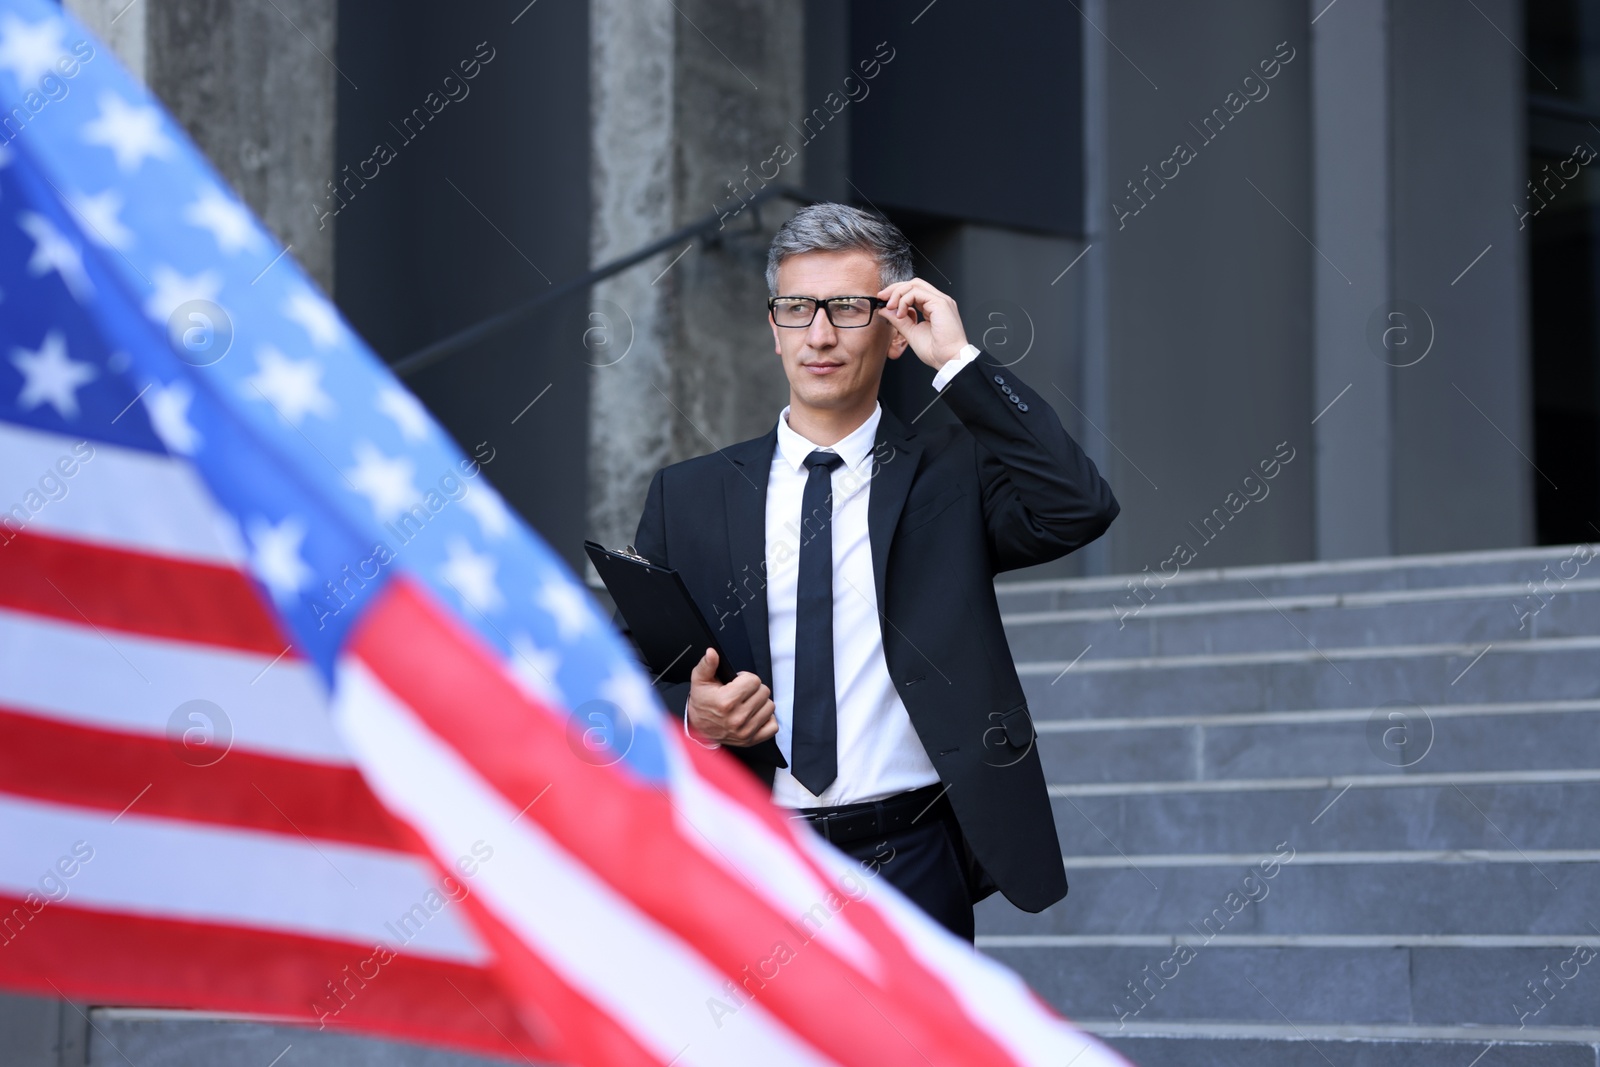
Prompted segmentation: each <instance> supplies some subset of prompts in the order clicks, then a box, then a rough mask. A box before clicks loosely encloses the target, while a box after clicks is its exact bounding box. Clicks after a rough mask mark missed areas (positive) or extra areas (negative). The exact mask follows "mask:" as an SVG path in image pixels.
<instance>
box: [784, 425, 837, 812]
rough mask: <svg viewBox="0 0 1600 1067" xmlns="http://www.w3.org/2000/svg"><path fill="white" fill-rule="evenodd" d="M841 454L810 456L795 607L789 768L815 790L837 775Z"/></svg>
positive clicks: (819, 790)
mask: <svg viewBox="0 0 1600 1067" xmlns="http://www.w3.org/2000/svg"><path fill="white" fill-rule="evenodd" d="M843 462H844V457H843V456H841V455H839V454H838V453H837V452H824V451H823V450H822V449H820V448H819V449H817V450H816V451H815V452H812V453H811V454H810V455H809V456H807V457H806V459H805V463H806V466H807V467H809V468H811V473H810V474H809V475H807V477H806V491H805V495H804V497H803V498H802V500H801V504H800V528H801V531H802V533H801V537H802V540H801V542H800V570H799V584H798V587H797V590H796V593H795V611H794V712H793V714H794V731H793V733H792V735H791V738H790V754H791V756H792V757H793V760H792V762H793V764H794V770H793V771H792V772H791V773H793V774H794V776H795V778H796V779H797V780H798V781H799V782H800V784H801V785H803V786H805V787H806V788H807V789H809V790H810V791H811V792H812V793H813V794H819V795H820V794H821V792H822V791H823V790H824V789H826V788H828V786H829V785H831V784H832V783H833V780H834V779H835V778H837V777H838V776H839V754H838V749H839V740H838V739H839V721H838V705H837V702H836V701H837V698H836V696H835V692H834V684H833V478H832V471H833V468H835V467H837V466H838V465H839V464H841V463H843Z"/></svg>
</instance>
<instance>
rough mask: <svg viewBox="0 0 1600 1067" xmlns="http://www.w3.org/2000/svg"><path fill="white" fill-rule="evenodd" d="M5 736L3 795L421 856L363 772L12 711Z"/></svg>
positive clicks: (1, 732) (0, 717) (4, 722)
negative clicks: (196, 749) (194, 746)
mask: <svg viewBox="0 0 1600 1067" xmlns="http://www.w3.org/2000/svg"><path fill="white" fill-rule="evenodd" d="M3 554H4V549H0V555H3ZM0 738H4V739H5V743H4V744H0V790H4V791H6V792H12V793H21V794H24V795H26V796H31V797H36V798H39V799H42V800H56V801H62V802H64V803H67V804H75V805H79V806H82V807H92V808H100V809H102V810H105V811H110V812H118V811H121V810H123V809H125V808H127V807H128V806H129V805H130V802H131V803H133V805H134V807H135V809H136V810H137V811H138V813H139V814H141V815H159V816H165V817H168V818H174V819H186V820H190V821H193V822H204V823H221V824H225V825H228V826H237V827H242V828H247V829H251V830H267V831H271V832H273V833H281V834H285V835H287V836H290V837H293V838H295V839H296V840H300V839H301V837H302V834H301V831H304V833H305V835H309V836H311V837H316V838H326V839H329V840H334V841H346V842H350V843H351V844H357V845H371V846H375V847H377V848H389V849H397V850H401V851H406V852H411V851H415V848H414V847H413V846H411V845H410V843H409V839H410V837H411V834H410V831H409V830H406V831H405V832H404V833H400V832H397V827H396V825H395V823H394V821H393V819H392V818H391V817H390V815H389V813H388V812H387V811H385V810H384V808H383V805H382V804H380V803H379V802H378V799H377V797H375V796H373V795H372V791H371V790H370V789H369V788H368V787H367V783H366V780H365V779H364V778H362V777H361V772H360V771H358V770H356V769H355V768H354V767H338V766H328V765H324V764H316V763H301V762H299V761H297V760H290V759H282V758H280V757H277V756H266V755H261V754H260V753H255V752H247V751H239V750H234V751H229V752H226V753H225V754H224V755H223V756H222V758H221V759H219V760H218V761H217V762H215V763H213V764H211V765H209V766H194V765H191V764H190V763H189V762H186V761H185V759H184V758H183V757H184V754H185V750H183V748H182V746H181V745H175V744H174V743H172V742H170V741H168V740H167V739H166V738H160V737H149V736H146V735H142V734H128V733H119V732H116V731H112V730H101V729H97V728H94V727H89V726H79V725H76V724H72V723H63V722H59V721H56V720H53V719H48V718H41V717H38V716H35V715H28V714H24V713H21V712H16V711H11V710H9V709H6V708H0ZM188 758H189V759H195V758H196V756H195V755H194V754H192V753H189V754H188Z"/></svg>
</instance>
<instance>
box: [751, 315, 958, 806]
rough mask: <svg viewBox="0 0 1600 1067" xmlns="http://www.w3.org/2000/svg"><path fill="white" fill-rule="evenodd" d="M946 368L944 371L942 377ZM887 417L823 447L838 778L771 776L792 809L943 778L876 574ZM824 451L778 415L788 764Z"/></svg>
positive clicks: (776, 620) (775, 482)
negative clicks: (815, 471)
mask: <svg viewBox="0 0 1600 1067" xmlns="http://www.w3.org/2000/svg"><path fill="white" fill-rule="evenodd" d="M977 354H978V349H977V348H976V347H974V346H971V345H969V346H967V348H965V349H963V350H962V352H961V355H959V356H957V357H956V358H955V359H952V360H950V361H949V362H948V363H946V364H945V365H944V366H943V367H941V368H940V369H939V373H938V374H936V375H935V376H934V388H935V389H941V390H942V389H943V388H944V386H945V385H946V384H947V383H948V382H949V381H950V379H951V378H953V377H955V374H956V372H957V371H959V370H960V369H961V368H962V367H965V366H966V365H967V364H968V363H970V362H971V361H972V359H973V357H975V356H976V355H977ZM947 372H948V373H947ZM882 417H883V408H882V406H881V405H877V404H874V405H873V408H872V414H871V415H869V416H867V420H866V421H865V422H863V423H862V424H861V425H860V426H858V427H856V428H855V429H854V430H853V431H851V433H850V434H849V435H848V436H847V437H845V438H844V439H842V440H840V441H839V442H837V443H836V444H834V445H831V446H828V447H827V449H826V451H830V452H837V453H838V454H839V455H840V456H842V457H843V458H844V462H843V463H841V464H840V465H839V466H837V467H835V468H834V469H833V472H832V475H831V477H832V486H833V521H832V532H833V676H834V686H835V688H834V693H835V697H836V700H837V704H838V743H839V752H838V760H839V763H838V766H839V774H838V777H837V778H835V779H834V780H833V783H832V784H831V785H829V786H828V787H827V788H826V789H824V790H823V791H822V794H821V795H820V796H819V795H816V794H813V793H812V792H811V791H810V790H809V789H807V788H806V787H805V786H803V785H801V784H800V782H799V780H798V779H796V778H795V777H794V775H792V774H790V773H789V771H788V770H787V769H786V768H779V769H778V771H777V773H776V775H775V776H774V778H773V783H772V799H773V801H774V803H777V804H779V805H782V806H784V807H789V808H815V807H831V806H833V805H836V804H854V803H858V802H860V801H864V800H877V799H879V798H881V797H886V796H889V795H891V794H893V793H899V792H903V791H904V790H907V789H916V788H918V787H920V786H925V785H933V784H935V783H936V782H938V781H939V773H938V772H937V771H936V770H934V767H933V763H932V762H931V761H930V760H929V759H928V753H927V752H926V751H925V750H924V749H923V747H922V740H921V739H920V738H919V737H918V736H917V731H916V729H915V727H913V726H912V725H911V716H910V715H909V714H908V713H907V712H906V706H905V704H904V703H903V702H902V701H901V700H900V694H899V693H898V692H897V691H896V690H895V686H894V682H893V681H892V680H891V679H890V677H889V666H888V663H887V662H886V661H885V659H884V655H883V630H882V627H881V626H880V625H879V619H878V593H877V587H876V585H875V584H874V582H873V574H872V543H871V540H870V538H869V536H868V530H867V500H868V497H869V495H870V493H871V489H872V485H871V482H872V445H873V441H874V439H875V438H876V437H877V434H878V423H879V421H880V420H881V419H882ZM819 447H822V446H819V445H817V444H814V443H813V442H811V441H808V440H807V439H806V438H804V437H802V436H801V435H800V434H798V433H796V432H795V431H794V430H793V429H791V428H790V426H789V408H788V406H785V407H784V409H783V411H782V412H781V413H780V414H779V416H778V447H777V448H775V449H773V452H772V468H771V471H770V472H769V474H768V479H767V516H766V520H767V633H768V637H769V640H770V644H771V651H772V702H773V705H774V706H775V707H776V709H777V720H778V736H777V743H778V749H779V751H781V752H782V753H783V758H784V759H785V760H790V761H792V756H791V749H790V743H791V740H792V738H793V724H794V641H795V599H796V592H797V586H798V580H799V565H800V537H801V534H802V529H801V525H800V512H801V508H802V498H803V496H804V494H805V487H806V480H807V478H808V477H809V475H810V470H809V468H807V467H806V466H805V458H806V457H807V456H809V455H810V454H811V453H812V452H813V451H815V450H816V449H817V448H819Z"/></svg>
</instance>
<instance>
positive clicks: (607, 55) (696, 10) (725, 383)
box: [589, 0, 805, 545]
mask: <svg viewBox="0 0 1600 1067" xmlns="http://www.w3.org/2000/svg"><path fill="white" fill-rule="evenodd" d="M590 18H591V24H592V26H593V31H592V34H591V42H592V43H591V49H592V51H591V75H590V92H591V113H592V116H591V117H592V120H593V128H594V140H593V154H592V158H591V173H592V175H593V203H594V208H593V211H594V215H593V231H592V232H593V242H592V248H593V259H594V263H595V264H596V265H598V264H600V263H603V262H606V261H607V260H609V259H612V258H614V257H616V256H619V255H622V254H625V253H627V252H631V251H633V250H634V249H636V248H638V247H640V246H642V245H645V244H647V243H649V242H650V241H653V240H656V239H658V238H660V237H663V236H665V235H666V234H668V233H670V232H672V231H673V230H674V229H676V228H678V227H680V226H683V225H686V224H687V223H690V222H693V221H695V220H697V219H700V218H703V217H705V216H708V215H711V214H713V213H718V212H723V211H726V212H728V213H729V214H728V218H727V219H726V222H725V226H724V227H723V228H722V229H721V230H719V231H718V232H717V234H716V239H715V240H713V241H710V242H705V241H693V242H691V241H687V240H686V241H685V242H684V243H683V245H682V246H680V247H678V248H674V249H670V250H668V251H666V252H663V253H661V254H660V255H658V256H656V257H654V258H652V259H650V260H648V261H646V262H644V263H641V264H639V265H638V266H636V267H634V268H632V269H630V270H629V271H627V272H624V273H623V274H621V275H618V276H616V277H615V278H612V279H610V280H608V281H607V282H605V283H603V284H601V285H599V286H596V288H595V301H594V308H593V314H592V316H591V320H590V321H591V333H590V344H589V347H590V351H591V355H590V363H591V366H592V368H593V370H592V371H591V392H590V398H591V400H590V439H589V441H590V460H589V496H590V505H589V525H590V528H591V530H592V534H591V536H593V537H594V538H595V539H596V540H599V541H602V542H603V543H605V544H607V545H618V544H624V543H627V542H629V541H631V540H632V539H633V534H634V530H635V528H636V527H637V525H638V521H639V513H640V511H641V509H642V508H643V506H644V494H645V490H646V488H647V487H648V485H649V482H650V477H651V475H653V474H654V473H655V471H656V470H657V469H658V468H660V467H661V466H663V465H665V464H667V463H671V462H675V461H676V460H679V459H684V458H687V457H689V456H694V455H700V454H702V453H705V452H710V451H713V450H715V449H718V448H722V447H724V446H726V445H729V444H732V443H734V442H736V441H740V440H743V439H745V438H747V437H753V436H756V435H757V434H760V433H762V432H764V431H765V429H766V428H767V427H769V426H770V425H771V423H772V421H773V420H774V419H775V418H776V417H777V415H778V412H779V410H781V409H782V407H783V405H784V403H786V402H787V397H788V384H787V382H786V380H785V378H784V376H783V369H782V366H781V364H780V363H779V362H778V357H777V355H776V354H775V353H774V352H773V350H772V338H771V331H770V329H769V327H768V326H767V324H766V310H765V308H764V307H763V304H764V302H765V300H766V295H767V294H766V283H765V281H764V279H763V271H764V270H765V265H766V248H767V244H768V243H769V242H770V240H771V237H772V234H773V232H775V230H776V229H777V227H778V225H780V224H781V223H782V221H783V219H784V218H785V217H786V216H787V214H788V213H789V212H792V210H793V207H794V205H792V204H786V203H785V202H782V201H776V202H769V203H768V204H767V205H763V206H762V207H761V208H760V209H759V210H757V209H753V208H746V209H743V210H739V209H740V205H741V199H740V196H741V195H742V196H743V197H744V198H748V197H749V196H750V195H751V194H752V193H753V192H754V191H757V190H760V189H761V188H762V187H763V185H764V184H765V182H764V181H763V180H762V179H761V177H760V175H759V173H758V172H760V171H761V170H763V169H765V172H766V173H767V174H769V175H770V174H771V173H772V170H773V168H772V166H771V165H768V166H766V167H765V168H763V166H762V165H763V163H764V161H766V160H768V159H770V158H771V157H772V156H773V150H774V148H775V147H776V146H777V145H778V144H779V143H780V142H788V143H790V144H791V145H792V144H793V142H794V137H793V134H792V133H791V132H790V129H789V126H788V122H789V121H790V120H791V119H792V118H793V116H794V115H796V114H798V113H800V112H801V111H802V106H801V100H802V92H803V88H804V70H805V49H804V47H803V41H804V36H803V29H804V26H803V23H802V11H801V7H800V6H799V5H796V4H788V3H778V2H770V0H747V2H740V3H713V2H709V0H695V2H682V3H678V4H676V5H674V4H673V3H670V2H668V0H591V4H590ZM772 180H773V181H775V182H779V183H784V184H791V185H800V184H802V182H803V180H804V160H803V159H801V158H795V159H794V160H793V161H791V162H788V163H786V164H784V165H782V166H781V168H780V173H779V176H778V177H776V178H774V179H772ZM746 183H748V184H746ZM735 187H737V189H738V194H736V193H735V191H734V189H735ZM735 212H736V213H735Z"/></svg>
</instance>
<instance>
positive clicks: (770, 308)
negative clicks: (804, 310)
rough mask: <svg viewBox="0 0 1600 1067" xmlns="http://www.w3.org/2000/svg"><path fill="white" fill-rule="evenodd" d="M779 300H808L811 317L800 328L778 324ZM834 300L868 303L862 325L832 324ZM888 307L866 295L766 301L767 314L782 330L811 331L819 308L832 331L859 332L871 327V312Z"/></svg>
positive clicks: (773, 298)
mask: <svg viewBox="0 0 1600 1067" xmlns="http://www.w3.org/2000/svg"><path fill="white" fill-rule="evenodd" d="M780 300H809V301H811V302H812V304H814V305H815V306H814V307H812V309H811V317H810V318H809V319H807V320H806V323H805V325H804V326H801V325H798V324H796V323H792V322H779V321H778V301H780ZM836 300H865V301H868V304H869V306H868V308H867V321H866V322H863V323H860V324H858V325H855V326H842V325H840V324H839V323H837V322H834V321H833V308H832V307H830V306H829V305H830V304H832V303H833V302H834V301H836ZM888 306H889V302H888V301H887V300H880V299H878V298H877V297H875V296H866V295H862V296H830V297H828V298H827V299H826V300H818V299H817V298H816V297H814V296H774V297H771V298H770V299H768V300H767V314H768V315H771V316H772V322H773V324H774V325H776V326H778V327H780V328H782V329H785V330H809V329H811V324H812V323H814V322H816V321H817V308H821V309H822V313H823V314H824V315H826V316H828V325H830V326H832V327H833V328H834V329H836V330H859V329H861V327H862V326H870V325H872V322H873V318H874V316H873V314H872V313H873V312H875V311H877V310H878V309H879V308H881V307H888Z"/></svg>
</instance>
